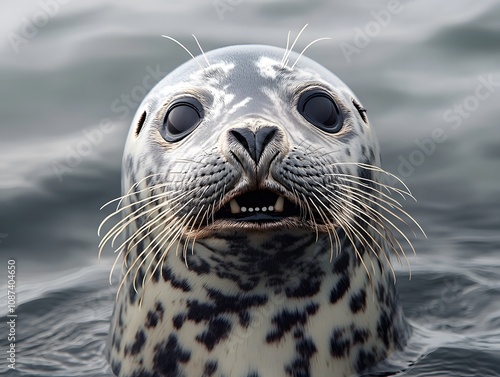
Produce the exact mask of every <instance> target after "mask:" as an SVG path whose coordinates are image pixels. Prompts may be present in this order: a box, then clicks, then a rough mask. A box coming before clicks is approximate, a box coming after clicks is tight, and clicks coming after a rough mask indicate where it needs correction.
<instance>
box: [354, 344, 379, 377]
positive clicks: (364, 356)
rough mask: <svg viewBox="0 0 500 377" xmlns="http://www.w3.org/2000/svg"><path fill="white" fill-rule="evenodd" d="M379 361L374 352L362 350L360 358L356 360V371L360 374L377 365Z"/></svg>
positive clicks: (359, 354)
mask: <svg viewBox="0 0 500 377" xmlns="http://www.w3.org/2000/svg"><path fill="white" fill-rule="evenodd" d="M377 361H378V360H377V357H376V355H375V353H374V352H372V351H368V350H364V349H362V350H360V351H359V353H358V358H357V360H356V370H357V371H358V372H361V371H363V370H365V369H366V368H367V367H369V366H371V365H373V364H375V363H376V362H377Z"/></svg>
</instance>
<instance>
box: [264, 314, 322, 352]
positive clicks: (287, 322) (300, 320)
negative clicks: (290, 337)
mask: <svg viewBox="0 0 500 377" xmlns="http://www.w3.org/2000/svg"><path fill="white" fill-rule="evenodd" d="M318 308H319V305H318V304H309V305H308V306H307V307H306V308H305V310H303V311H299V310H298V309H297V310H294V311H290V310H288V309H283V310H282V311H281V312H280V313H278V314H277V315H275V316H274V317H273V319H272V320H271V322H272V323H273V325H274V328H273V329H272V330H271V332H269V333H268V334H267V336H266V341H267V342H268V343H273V342H276V341H279V340H280V339H281V338H283V337H284V336H285V334H286V333H287V332H289V331H290V330H291V329H292V328H294V327H295V326H297V325H304V324H305V323H306V322H307V319H308V317H309V316H310V315H314V314H316V312H317V310H318Z"/></svg>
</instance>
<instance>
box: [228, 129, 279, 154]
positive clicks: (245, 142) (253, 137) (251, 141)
mask: <svg viewBox="0 0 500 377" xmlns="http://www.w3.org/2000/svg"><path fill="white" fill-rule="evenodd" d="M276 131H277V129H276V128H275V127H263V128H260V129H259V130H258V131H257V133H255V134H254V133H253V132H252V131H251V130H250V129H247V128H235V129H232V130H231V131H229V132H230V133H231V135H233V136H234V138H235V139H236V140H238V142H239V143H240V144H241V145H242V146H243V148H244V149H245V150H246V151H247V152H248V154H249V155H250V157H251V158H252V160H254V161H255V163H258V162H259V160H260V158H261V156H262V153H263V152H264V150H265V149H266V147H267V146H268V145H269V143H270V142H271V141H272V140H273V138H274V137H275V135H276Z"/></svg>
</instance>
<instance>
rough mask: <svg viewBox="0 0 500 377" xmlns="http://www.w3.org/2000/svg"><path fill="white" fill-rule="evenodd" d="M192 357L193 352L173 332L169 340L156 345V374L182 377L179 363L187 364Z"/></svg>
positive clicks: (154, 360) (154, 359)
mask: <svg viewBox="0 0 500 377" xmlns="http://www.w3.org/2000/svg"><path fill="white" fill-rule="evenodd" d="M190 358H191V352H190V351H188V350H185V349H183V348H182V347H181V346H180V344H179V341H178V340H177V336H175V335H174V334H171V335H170V336H169V337H168V340H167V341H165V342H163V343H162V344H159V345H157V346H156V347H155V356H154V358H153V363H154V371H155V372H157V373H156V374H155V376H172V377H181V376H182V374H181V372H180V370H179V364H185V363H187V362H188V361H189V359H190Z"/></svg>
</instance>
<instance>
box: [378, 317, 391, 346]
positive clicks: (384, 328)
mask: <svg viewBox="0 0 500 377" xmlns="http://www.w3.org/2000/svg"><path fill="white" fill-rule="evenodd" d="M390 327H391V320H390V318H389V316H388V315H387V313H385V312H384V313H382V314H381V315H380V318H379V320H378V323H377V335H378V337H379V338H380V339H382V341H383V342H384V344H385V346H386V347H389V329H390Z"/></svg>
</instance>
